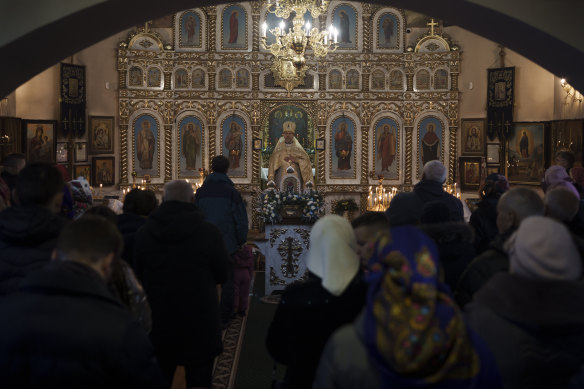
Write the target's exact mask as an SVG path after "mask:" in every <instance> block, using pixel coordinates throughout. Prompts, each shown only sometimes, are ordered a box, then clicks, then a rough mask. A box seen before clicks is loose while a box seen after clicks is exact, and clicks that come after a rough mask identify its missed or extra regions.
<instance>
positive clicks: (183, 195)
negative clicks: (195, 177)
mask: <svg viewBox="0 0 584 389" xmlns="http://www.w3.org/2000/svg"><path fill="white" fill-rule="evenodd" d="M194 197H195V194H194V192H193V187H192V186H191V184H189V183H188V182H186V181H183V180H174V181H170V182H168V183H166V184H165V185H164V190H163V201H182V202H183V203H192V202H193V200H194Z"/></svg>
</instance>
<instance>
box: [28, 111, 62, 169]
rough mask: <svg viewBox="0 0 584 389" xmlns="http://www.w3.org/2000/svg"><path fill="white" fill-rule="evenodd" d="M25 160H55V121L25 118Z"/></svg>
mask: <svg viewBox="0 0 584 389" xmlns="http://www.w3.org/2000/svg"><path fill="white" fill-rule="evenodd" d="M24 126H25V129H26V131H25V136H26V139H25V147H26V161H27V163H32V162H49V163H53V162H55V157H56V153H55V150H56V146H57V137H56V135H57V134H56V130H57V121H55V120H25V121H24Z"/></svg>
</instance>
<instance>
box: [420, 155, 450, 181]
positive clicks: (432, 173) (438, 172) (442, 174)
mask: <svg viewBox="0 0 584 389" xmlns="http://www.w3.org/2000/svg"><path fill="white" fill-rule="evenodd" d="M423 172H424V173H423V174H424V175H423V177H422V178H423V179H426V180H430V181H436V182H439V183H441V184H443V183H444V181H446V167H445V166H444V164H443V163H442V162H440V161H438V160H434V161H430V162H427V163H426V164H425V165H424V171H423Z"/></svg>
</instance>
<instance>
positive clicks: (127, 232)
mask: <svg viewBox="0 0 584 389" xmlns="http://www.w3.org/2000/svg"><path fill="white" fill-rule="evenodd" d="M144 224H146V218H145V217H144V216H140V215H135V214H133V213H123V214H121V215H118V229H119V230H120V232H121V233H122V236H123V237H124V252H123V253H122V259H123V260H124V261H126V262H127V263H128V264H129V265H130V266H131V267H132V269H134V270H135V269H136V264H135V263H134V239H135V238H136V231H138V229H139V228H140V227H142V226H143V225H144Z"/></svg>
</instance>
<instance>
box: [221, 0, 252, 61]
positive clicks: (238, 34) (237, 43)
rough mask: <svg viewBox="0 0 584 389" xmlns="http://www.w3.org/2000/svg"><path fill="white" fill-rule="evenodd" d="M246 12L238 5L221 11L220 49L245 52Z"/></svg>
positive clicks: (246, 44)
mask: <svg viewBox="0 0 584 389" xmlns="http://www.w3.org/2000/svg"><path fill="white" fill-rule="evenodd" d="M247 29H248V25H247V10H246V9H245V8H243V7H242V6H241V5H239V4H232V5H229V6H227V7H225V8H224V9H223V13H222V15H221V49H222V50H247V46H248V43H247Z"/></svg>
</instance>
